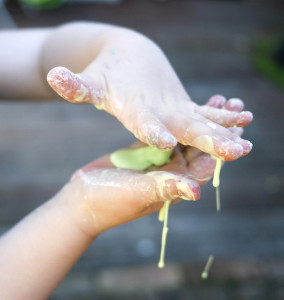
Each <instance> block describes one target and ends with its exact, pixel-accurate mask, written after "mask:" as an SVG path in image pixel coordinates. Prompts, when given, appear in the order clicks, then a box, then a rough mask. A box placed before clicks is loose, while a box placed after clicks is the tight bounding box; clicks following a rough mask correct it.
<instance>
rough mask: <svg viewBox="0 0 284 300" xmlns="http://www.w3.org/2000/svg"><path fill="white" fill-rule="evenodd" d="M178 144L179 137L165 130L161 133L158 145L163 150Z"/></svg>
mask: <svg viewBox="0 0 284 300" xmlns="http://www.w3.org/2000/svg"><path fill="white" fill-rule="evenodd" d="M176 145H177V139H176V138H175V137H174V136H173V135H172V134H171V133H169V132H167V131H164V132H162V133H161V135H160V139H159V141H158V146H159V148H160V149H163V150H171V149H173V148H174V147H175V146H176Z"/></svg>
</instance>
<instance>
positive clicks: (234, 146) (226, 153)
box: [215, 142, 244, 161]
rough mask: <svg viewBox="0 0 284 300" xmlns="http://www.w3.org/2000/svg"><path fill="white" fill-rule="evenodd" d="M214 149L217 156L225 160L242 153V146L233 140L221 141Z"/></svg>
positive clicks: (234, 158) (238, 156)
mask: <svg viewBox="0 0 284 300" xmlns="http://www.w3.org/2000/svg"><path fill="white" fill-rule="evenodd" d="M215 150H216V152H217V156H218V157H219V158H221V159H222V160H226V161H233V160H236V159H238V158H240V157H241V156H242V155H243V153H244V149H243V147H242V146H241V145H240V144H239V143H234V142H229V143H228V142H225V143H221V144H220V145H218V146H217V147H215Z"/></svg>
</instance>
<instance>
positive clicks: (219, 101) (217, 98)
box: [206, 95, 226, 108]
mask: <svg viewBox="0 0 284 300" xmlns="http://www.w3.org/2000/svg"><path fill="white" fill-rule="evenodd" d="M225 103H226V98H225V97H224V96H223V95H213V96H212V97H210V98H209V99H208V101H207V102H206V105H208V106H211V107H215V108H222V107H223V106H224V104H225Z"/></svg>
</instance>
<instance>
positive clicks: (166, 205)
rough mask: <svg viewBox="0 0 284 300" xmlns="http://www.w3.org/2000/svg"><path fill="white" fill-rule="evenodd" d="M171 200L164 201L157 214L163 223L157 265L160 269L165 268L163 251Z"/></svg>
mask: <svg viewBox="0 0 284 300" xmlns="http://www.w3.org/2000/svg"><path fill="white" fill-rule="evenodd" d="M171 202H172V200H167V201H165V203H164V205H163V207H162V208H161V209H160V213H159V221H161V222H163V221H164V226H163V231H162V239H161V253H160V260H159V263H158V267H159V268H160V269H162V268H164V266H165V250H166V243H167V234H168V230H169V228H168V217H169V208H170V205H171Z"/></svg>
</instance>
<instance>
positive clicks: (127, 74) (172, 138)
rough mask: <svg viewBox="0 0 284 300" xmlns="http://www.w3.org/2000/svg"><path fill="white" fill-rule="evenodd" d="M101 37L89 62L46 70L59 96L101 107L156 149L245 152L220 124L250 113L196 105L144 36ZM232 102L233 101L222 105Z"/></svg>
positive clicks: (239, 122) (111, 33) (241, 121)
mask: <svg viewBox="0 0 284 300" xmlns="http://www.w3.org/2000/svg"><path fill="white" fill-rule="evenodd" d="M102 36H103V37H101V46H100V47H99V49H98V50H97V53H96V56H95V58H94V60H93V61H92V62H91V63H90V64H89V65H88V66H87V67H86V68H85V69H84V71H83V72H82V73H80V74H74V73H72V72H71V71H69V70H68V69H66V68H63V67H56V68H54V69H52V70H51V71H50V72H49V74H48V82H49V84H50V85H51V86H52V88H53V89H54V90H55V91H56V92H57V93H58V94H59V95H60V96H62V97H63V98H64V99H66V100H68V101H71V102H74V103H81V102H90V103H93V104H95V105H96V106H97V107H100V108H102V109H105V110H106V111H107V112H109V113H110V114H113V115H114V116H116V117H117V118H118V119H119V120H120V121H121V122H122V123H123V124H124V126H125V127H126V128H127V129H128V130H130V131H131V132H132V133H133V134H134V135H135V136H136V137H137V138H138V139H140V140H141V141H143V142H145V143H147V144H149V145H154V146H157V147H158V148H160V149H172V148H174V147H175V146H176V144H177V142H180V143H181V144H183V145H191V146H194V147H197V148H198V149H200V150H202V151H204V152H206V153H209V154H212V155H215V156H218V157H220V158H221V159H224V160H234V159H237V158H239V157H240V156H243V155H246V154H248V153H249V152H250V150H251V143H249V142H248V141H246V140H243V139H241V138H240V137H239V136H237V135H236V134H234V133H232V132H231V131H230V130H228V129H227V128H225V127H232V126H235V125H236V126H240V127H243V126H246V125H248V124H249V123H250V122H251V121H252V114H251V113H250V112H230V111H228V110H225V109H221V108H212V107H209V106H198V105H196V104H195V103H194V102H192V101H191V99H190V97H189V96H188V94H187V93H186V91H185V90H184V88H183V86H182V84H181V82H180V80H179V79H178V77H177V75H176V74H175V72H174V70H173V68H172V67H171V65H170V64H169V62H168V60H167V58H166V57H165V55H164V54H163V52H162V51H161V50H160V48H159V47H157V45H155V44H154V43H153V42H152V41H150V40H149V39H147V38H145V37H144V36H142V35H140V34H138V33H135V32H133V31H130V30H126V29H117V28H111V29H109V30H107V31H105V32H104V34H103V35H102ZM78 63H79V62H78ZM189 67H190V66H189ZM209 102H219V103H221V106H222V105H223V104H224V102H225V99H224V97H222V96H214V97H212V98H211V99H209ZM235 104H236V105H239V100H236V99H234V100H231V101H230V102H229V103H228V104H227V105H235Z"/></svg>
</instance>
